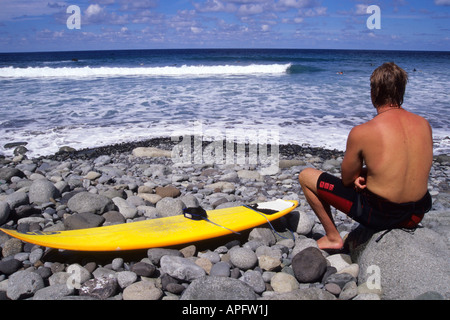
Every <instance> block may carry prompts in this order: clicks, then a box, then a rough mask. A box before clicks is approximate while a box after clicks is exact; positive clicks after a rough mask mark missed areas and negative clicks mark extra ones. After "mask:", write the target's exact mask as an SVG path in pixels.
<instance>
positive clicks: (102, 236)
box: [0, 200, 298, 251]
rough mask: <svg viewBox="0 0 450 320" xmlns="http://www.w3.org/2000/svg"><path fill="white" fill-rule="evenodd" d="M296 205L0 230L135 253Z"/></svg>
mask: <svg viewBox="0 0 450 320" xmlns="http://www.w3.org/2000/svg"><path fill="white" fill-rule="evenodd" d="M297 206H298V202H297V201H286V200H275V201H270V202H265V203H259V204H258V207H257V209H252V208H250V207H248V206H239V207H233V208H225V209H217V210H211V211H207V214H208V220H209V221H207V220H191V219H188V218H186V217H185V216H184V215H178V216H172V217H167V218H159V219H152V220H145V221H140V222H132V223H125V224H118V225H112V226H106V227H98V228H90V229H82V230H69V231H52V232H43V231H38V232H17V231H15V230H9V229H0V230H1V231H3V232H5V233H6V234H8V235H10V236H12V237H15V238H18V239H20V240H23V241H26V242H29V243H33V244H37V245H40V246H44V247H49V248H56V249H64V250H75V251H120V250H135V249H147V248H158V247H167V246H173V245H179V244H185V243H191V242H196V241H201V240H206V239H211V238H216V237H221V236H224V235H229V234H232V233H233V232H240V231H243V230H247V229H251V228H254V227H257V226H260V225H262V224H265V223H267V222H268V221H273V220H276V219H279V218H280V217H282V216H284V215H286V214H288V213H289V212H291V211H292V210H294V209H295V208H296V207H297ZM264 209H268V210H271V211H272V212H275V213H273V214H264V213H262V211H264ZM260 210H261V211H260ZM272 212H270V213H272Z"/></svg>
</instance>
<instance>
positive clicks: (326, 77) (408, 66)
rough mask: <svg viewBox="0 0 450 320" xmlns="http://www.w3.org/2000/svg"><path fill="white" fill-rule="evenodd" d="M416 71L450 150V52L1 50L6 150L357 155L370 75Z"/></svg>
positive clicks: (415, 86)
mask: <svg viewBox="0 0 450 320" xmlns="http://www.w3.org/2000/svg"><path fill="white" fill-rule="evenodd" d="M390 61H393V62H395V63H397V64H398V65H399V66H401V67H402V68H404V69H405V70H406V71H407V72H408V74H409V84H408V87H407V91H406V96H405V102H404V108H405V109H407V110H409V111H412V112H414V113H417V114H419V115H422V116H423V117H425V118H426V119H428V120H429V122H430V123H431V125H432V127H433V137H434V151H435V154H443V153H449V151H450V137H449V136H450V130H449V124H450V121H449V118H450V117H449V113H450V108H449V107H450V100H449V95H448V92H449V91H450V73H449V71H450V52H412V51H352V50H288V49H286V50H284V49H266V50H263V49H251V50H247V49H217V50H215V49H210V50H205V49H198V50H197V49H196V50H181V49H180V50H123V51H86V52H43V53H3V54H2V53H0V94H1V102H0V154H4V155H10V154H12V149H7V148H5V145H6V144H7V143H12V142H22V141H25V142H27V143H28V144H27V146H26V147H27V148H28V149H29V151H28V153H27V156H28V157H38V156H45V155H50V154H54V153H55V152H57V151H58V150H59V148H60V147H62V146H70V147H73V148H75V149H83V148H92V147H100V146H105V145H111V144H116V143H123V142H133V141H140V140H147V139H151V138H156V137H176V136H180V135H185V134H200V135H202V136H203V137H204V139H205V140H214V139H219V138H220V139H233V138H236V137H239V136H243V137H245V139H248V140H249V141H250V140H253V139H260V140H259V141H261V137H265V136H267V135H269V136H270V137H272V138H273V139H274V140H270V141H269V142H271V141H275V142H279V143H281V144H297V145H305V146H312V147H323V148H327V149H337V150H340V151H344V150H345V145H346V138H347V135H348V133H349V132H350V130H351V128H352V127H353V126H355V125H358V124H361V123H363V122H366V121H368V120H370V119H372V118H373V117H374V116H375V114H376V112H375V109H374V107H373V106H372V104H371V100H370V75H371V74H372V72H373V70H374V69H375V68H376V67H378V66H379V65H381V64H382V63H384V62H390Z"/></svg>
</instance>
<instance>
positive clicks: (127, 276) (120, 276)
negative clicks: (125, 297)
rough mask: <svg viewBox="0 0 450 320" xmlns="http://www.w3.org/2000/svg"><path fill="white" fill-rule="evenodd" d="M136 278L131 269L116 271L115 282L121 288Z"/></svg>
mask: <svg viewBox="0 0 450 320" xmlns="http://www.w3.org/2000/svg"><path fill="white" fill-rule="evenodd" d="M136 280H137V274H136V273H134V272H131V271H120V272H118V273H117V283H118V284H119V286H120V287H121V288H122V289H123V288H126V287H128V286H130V285H131V284H132V283H134V282H135V281H136Z"/></svg>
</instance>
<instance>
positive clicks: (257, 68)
mask: <svg viewBox="0 0 450 320" xmlns="http://www.w3.org/2000/svg"><path fill="white" fill-rule="evenodd" d="M290 66H291V65H290V64H251V65H214V66H208V65H198V66H187V65H183V66H181V67H177V66H165V67H136V68H125V67H97V68H95V67H82V68H68V67H62V68H51V67H28V68H13V67H6V68H0V78H97V77H130V76H211V75H255V74H283V73H286V72H287V70H288V69H289V67H290Z"/></svg>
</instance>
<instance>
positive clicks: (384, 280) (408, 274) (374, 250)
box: [346, 227, 450, 300]
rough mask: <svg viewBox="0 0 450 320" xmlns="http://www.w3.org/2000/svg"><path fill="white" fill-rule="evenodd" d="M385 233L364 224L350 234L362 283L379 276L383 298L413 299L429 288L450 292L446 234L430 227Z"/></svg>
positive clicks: (348, 239) (348, 242)
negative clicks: (375, 231)
mask: <svg viewBox="0 0 450 320" xmlns="http://www.w3.org/2000/svg"><path fill="white" fill-rule="evenodd" d="M384 233H385V232H384V231H382V232H377V233H373V231H370V230H369V229H366V228H363V227H360V228H357V229H356V230H354V231H353V232H351V233H350V234H349V236H348V238H347V241H346V243H347V245H348V246H349V248H350V250H351V251H350V253H351V255H352V260H353V261H355V262H356V263H358V264H359V267H360V271H359V276H358V282H359V283H364V282H369V283H372V284H374V285H376V284H377V282H376V280H378V281H379V283H380V284H381V289H382V299H383V300H397V299H398V300H410V299H414V298H415V297H417V296H419V295H420V294H423V293H425V292H428V291H435V292H438V293H440V294H442V295H443V296H445V295H446V294H448V292H450V283H449V281H447V280H446V279H448V275H449V264H448V257H449V256H450V255H449V249H448V247H447V245H446V243H445V241H444V239H443V238H442V236H440V235H439V234H437V233H436V232H434V231H432V230H430V229H428V228H418V229H416V230H415V231H414V232H406V231H403V230H399V229H395V230H392V231H390V232H388V233H386V234H384ZM383 234H384V235H383ZM382 235H383V237H382V238H381V239H379V238H380V237H381V236H382ZM377 239H379V241H378V242H377Z"/></svg>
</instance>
